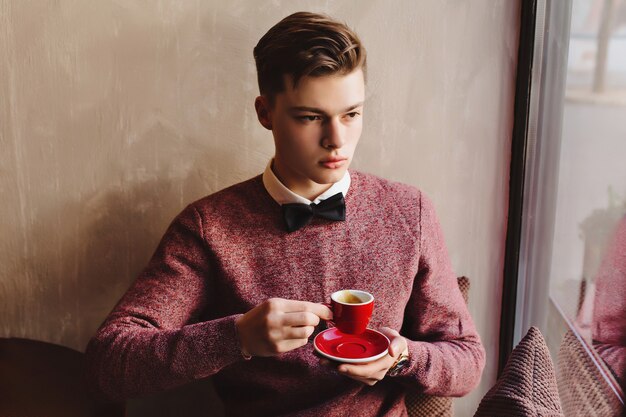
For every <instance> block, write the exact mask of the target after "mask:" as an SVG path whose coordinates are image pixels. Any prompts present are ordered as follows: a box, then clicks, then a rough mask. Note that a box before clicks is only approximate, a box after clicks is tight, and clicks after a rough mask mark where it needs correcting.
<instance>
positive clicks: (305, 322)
mask: <svg viewBox="0 0 626 417" xmlns="http://www.w3.org/2000/svg"><path fill="white" fill-rule="evenodd" d="M282 319H283V320H282V324H283V326H313V327H315V326H317V325H318V324H320V318H319V317H318V316H317V315H315V314H313V313H311V312H309V311H299V312H296V313H284V314H283V316H282Z"/></svg>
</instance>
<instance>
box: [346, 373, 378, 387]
mask: <svg viewBox="0 0 626 417" xmlns="http://www.w3.org/2000/svg"><path fill="white" fill-rule="evenodd" d="M346 376H347V377H348V378H351V379H354V380H355V381H359V382H361V383H363V384H365V385H369V386H372V385H375V384H376V383H377V382H378V381H380V379H378V378H361V377H355V376H350V375H346Z"/></svg>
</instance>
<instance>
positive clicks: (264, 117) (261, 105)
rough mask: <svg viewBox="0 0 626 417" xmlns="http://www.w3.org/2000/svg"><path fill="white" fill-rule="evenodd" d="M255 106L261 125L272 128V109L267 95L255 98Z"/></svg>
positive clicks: (268, 128)
mask: <svg viewBox="0 0 626 417" xmlns="http://www.w3.org/2000/svg"><path fill="white" fill-rule="evenodd" d="M254 108H255V109H256V115H257V118H258V119H259V122H260V123H261V125H263V127H264V128H266V129H267V130H272V111H271V108H270V103H269V101H268V99H267V97H264V96H258V97H257V98H256V99H255V100H254Z"/></svg>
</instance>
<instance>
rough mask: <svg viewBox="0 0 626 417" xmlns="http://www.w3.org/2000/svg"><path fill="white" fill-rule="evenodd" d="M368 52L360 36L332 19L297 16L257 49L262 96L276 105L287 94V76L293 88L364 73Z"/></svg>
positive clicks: (265, 37)
mask: <svg viewBox="0 0 626 417" xmlns="http://www.w3.org/2000/svg"><path fill="white" fill-rule="evenodd" d="M365 58H366V53H365V48H364V47H363V45H362V44H361V41H360V39H359V37H358V36H357V34H356V33H355V32H354V31H352V30H351V29H350V28H349V27H347V26H346V25H345V24H343V23H341V22H338V21H336V20H334V19H332V18H331V17H329V16H326V15H322V14H316V13H309V12H298V13H294V14H292V15H290V16H287V17H286V18H284V19H283V20H281V21H280V22H278V23H277V24H276V25H274V26H273V27H272V28H271V29H270V30H269V31H267V33H266V34H265V35H263V37H262V38H261V39H260V40H259V43H258V44H257V45H256V47H255V48H254V60H255V61H256V69H257V77H258V81H259V90H260V91H261V94H263V95H265V96H267V97H268V98H269V100H270V102H273V99H274V96H275V95H276V94H277V93H280V92H282V91H284V90H285V82H284V75H287V74H288V75H291V76H292V77H293V79H292V80H293V86H294V88H295V87H296V86H297V85H298V81H299V80H300V79H301V78H302V77H305V76H312V77H319V76H323V75H332V74H349V73H351V72H352V71H354V70H356V69H358V68H361V69H362V70H363V72H364V73H365V69H366V65H365Z"/></svg>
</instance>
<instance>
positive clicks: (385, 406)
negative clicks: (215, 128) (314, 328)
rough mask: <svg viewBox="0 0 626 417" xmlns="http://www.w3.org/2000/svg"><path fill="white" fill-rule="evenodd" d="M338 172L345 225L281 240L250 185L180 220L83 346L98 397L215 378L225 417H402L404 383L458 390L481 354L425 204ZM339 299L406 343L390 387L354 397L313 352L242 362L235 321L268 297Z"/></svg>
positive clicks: (387, 382)
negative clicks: (403, 361) (349, 299)
mask: <svg viewBox="0 0 626 417" xmlns="http://www.w3.org/2000/svg"><path fill="white" fill-rule="evenodd" d="M350 172H351V176H352V184H351V187H350V190H349V192H348V194H347V196H346V220H345V221H329V220H325V219H317V218H316V219H314V220H313V221H312V222H311V223H310V224H309V225H307V226H305V227H304V228H302V229H300V230H298V231H295V232H292V233H287V232H286V231H285V227H284V225H283V220H282V215H281V207H280V206H279V205H278V204H277V203H276V202H275V201H274V200H273V199H272V198H271V197H270V195H269V194H268V193H267V191H266V190H265V188H264V186H263V183H262V179H261V176H257V177H255V178H252V179H250V180H248V181H245V182H242V183H240V184H236V185H234V186H231V187H229V188H226V189H224V190H222V191H219V192H217V193H215V194H212V195H210V196H208V197H205V198H203V199H201V200H199V201H196V202H195V203H193V204H191V205H189V206H188V207H187V208H186V209H185V210H183V211H182V213H180V214H179V215H178V216H177V217H176V219H174V221H173V222H172V224H171V225H170V226H169V228H168V230H167V232H166V233H165V235H164V236H163V239H162V240H161V242H160V244H159V246H158V248H157V250H156V252H155V253H154V255H153V257H152V259H151V260H150V262H149V264H148V266H147V268H146V269H145V270H144V271H143V272H142V273H141V274H140V276H139V277H138V278H137V280H136V281H135V282H134V283H133V285H132V286H131V287H130V289H129V290H128V291H127V293H126V294H125V295H124V296H123V297H122V299H121V300H120V301H119V303H118V304H117V306H116V307H115V308H114V310H113V311H112V312H111V314H110V315H109V316H108V318H107V319H106V320H105V322H104V323H103V325H102V326H101V328H100V329H99V330H98V332H97V334H96V335H95V337H94V338H93V339H92V340H91V341H90V343H89V345H88V347H87V358H88V373H89V376H90V379H91V380H92V381H93V382H94V383H95V384H96V385H97V387H98V389H99V390H100V391H102V392H103V393H105V394H106V395H107V396H109V397H113V398H124V397H132V396H139V395H142V394H147V393H152V392H156V391H159V390H163V389H168V388H171V387H175V386H178V385H181V384H184V383H187V382H190V381H192V380H195V379H199V378H205V377H208V376H213V379H214V382H215V386H216V389H217V391H218V394H219V395H220V397H221V398H222V400H223V401H224V405H225V407H226V410H227V413H228V415H237V416H262V415H267V416H276V415H294V416H295V415H298V416H334V415H337V416H342V415H350V414H352V415H359V416H382V415H388V416H402V415H406V409H405V407H404V401H403V399H404V385H405V384H412V385H414V386H417V387H419V388H420V389H421V390H422V391H423V392H424V393H427V394H435V395H442V396H460V395H464V394H466V393H467V392H469V391H470V390H471V389H472V388H473V387H474V386H475V385H476V384H477V383H478V381H479V378H480V375H481V372H482V369H483V366H484V360H485V359H484V350H483V347H482V345H481V342H480V338H479V336H478V334H477V333H476V329H475V327H474V324H473V322H472V319H471V317H470V315H469V312H468V310H467V308H466V305H465V302H464V301H463V298H462V295H461V292H460V291H459V288H458V286H457V281H456V277H455V274H454V272H453V271H452V268H451V265H450V261H449V259H448V255H447V251H446V248H445V245H444V240H443V235H442V231H441V228H440V226H439V223H438V220H437V218H436V215H435V211H434V209H433V205H432V203H431V202H430V201H429V200H428V199H427V198H426V197H425V196H424V194H423V193H421V192H419V191H418V190H417V189H415V188H413V187H410V186H407V185H403V184H399V183H393V182H389V181H386V180H383V179H380V178H378V177H375V176H373V175H369V174H364V173H360V172H357V171H350ZM346 288H354V289H360V290H364V291H368V292H370V293H372V294H373V295H374V297H375V298H376V301H375V308H374V313H373V316H372V319H371V322H370V326H369V327H371V328H375V329H376V328H380V327H382V326H387V327H390V328H393V329H396V330H398V331H400V332H401V334H402V335H403V336H404V337H406V338H407V339H408V344H409V351H410V358H411V359H410V365H409V366H408V367H407V368H405V369H403V370H402V371H401V373H400V374H399V375H398V376H395V377H387V378H385V379H384V380H383V381H381V382H379V383H377V384H376V385H374V386H372V387H370V386H367V385H364V384H362V383H360V382H357V381H354V380H352V379H350V378H347V377H345V376H342V375H340V374H338V373H337V372H336V371H335V370H334V368H332V367H330V366H323V365H322V364H320V361H319V358H318V357H317V356H316V355H315V353H314V349H313V346H312V344H311V343H309V344H308V345H306V346H304V347H301V348H299V349H296V350H293V351H290V352H287V353H284V354H281V355H279V356H275V357H254V358H252V359H251V360H244V358H243V357H242V355H241V351H240V346H239V343H238V336H237V333H236V327H235V320H236V319H237V318H238V317H239V316H240V315H241V314H243V313H245V312H247V311H249V310H250V309H252V308H253V307H254V306H256V305H258V304H259V303H261V302H263V301H265V300H266V299H268V298H273V297H281V298H286V299H293V300H305V301H311V302H318V303H323V302H328V301H329V299H330V294H332V293H333V292H334V291H337V290H340V289H346ZM320 327H321V326H320ZM318 331H319V330H318ZM357 406H358V412H357V411H355V407H357Z"/></svg>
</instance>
